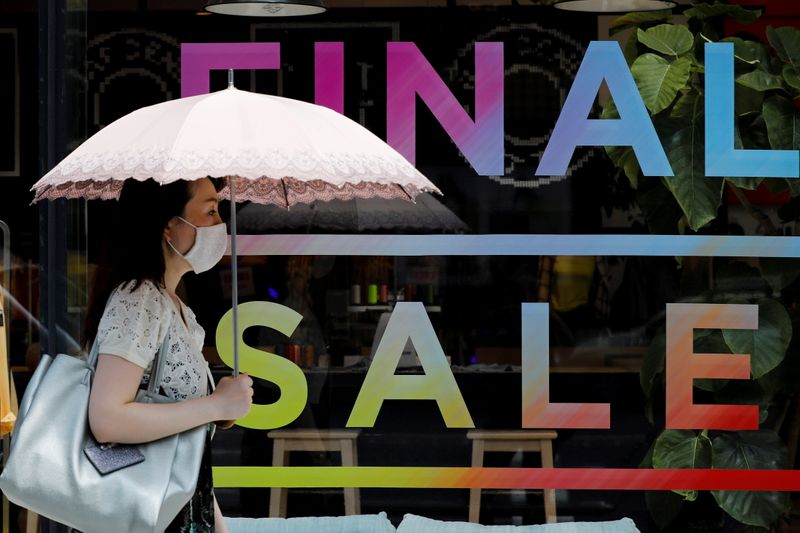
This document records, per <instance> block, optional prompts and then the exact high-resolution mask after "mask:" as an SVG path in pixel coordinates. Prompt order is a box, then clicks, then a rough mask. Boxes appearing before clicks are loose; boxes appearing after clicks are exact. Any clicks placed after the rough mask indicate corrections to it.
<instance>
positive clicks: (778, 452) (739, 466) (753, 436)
mask: <svg viewBox="0 0 800 533" xmlns="http://www.w3.org/2000/svg"><path fill="white" fill-rule="evenodd" d="M713 450H714V454H713V460H712V464H713V467H714V468H715V469H734V470H745V469H746V470H751V469H752V470H775V469H783V468H787V467H788V464H789V461H788V458H787V453H786V446H785V445H784V443H783V441H781V439H780V437H778V435H777V434H776V433H774V432H772V431H758V432H754V431H742V432H724V433H720V434H719V435H718V436H717V437H715V438H714V440H713ZM711 494H712V495H713V496H714V499H715V500H717V503H718V504H719V506H720V507H721V508H722V509H723V510H724V511H725V512H726V513H728V514H729V515H731V516H732V517H733V518H735V519H736V520H738V521H739V522H742V523H744V524H749V525H752V526H759V527H770V526H771V525H772V524H773V523H774V522H775V521H776V520H778V518H779V517H780V516H781V515H782V514H783V513H784V512H785V511H786V510H787V509H789V506H790V504H791V500H790V495H789V493H788V492H765V491H759V492H751V491H735V490H730V491H727V490H723V491H712V492H711Z"/></svg>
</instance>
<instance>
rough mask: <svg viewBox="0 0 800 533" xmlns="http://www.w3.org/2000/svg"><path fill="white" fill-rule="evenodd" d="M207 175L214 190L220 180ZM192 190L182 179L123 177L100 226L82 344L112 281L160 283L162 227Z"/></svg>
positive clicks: (178, 212)
mask: <svg viewBox="0 0 800 533" xmlns="http://www.w3.org/2000/svg"><path fill="white" fill-rule="evenodd" d="M211 181H212V182H214V187H215V188H216V189H217V191H219V190H220V189H221V188H222V180H220V179H213V178H212V180H211ZM192 194H193V190H192V185H191V183H190V182H188V181H185V180H178V181H175V182H173V183H169V184H166V185H161V184H159V183H157V182H155V181H154V180H152V179H148V180H145V181H137V180H133V179H130V180H127V181H126V182H125V185H124V186H123V187H122V192H121V193H120V196H119V204H118V206H117V209H116V210H115V216H114V217H113V218H114V220H113V221H112V222H110V223H111V226H110V227H107V228H106V232H107V234H108V237H107V238H106V246H105V247H104V249H103V250H102V251H101V254H100V259H99V264H98V268H97V273H96V275H95V282H94V287H93V289H92V292H91V294H90V299H89V309H88V311H87V314H86V324H85V328H84V335H83V344H84V346H88V343H91V342H92V341H93V340H94V337H95V335H96V334H97V328H98V326H99V324H100V319H101V318H102V316H103V311H104V310H105V306H106V302H107V301H108V297H109V296H110V295H111V292H112V291H113V290H114V289H115V288H116V287H118V286H120V285H122V284H124V283H133V287H132V289H131V290H136V289H137V288H138V287H139V286H140V285H141V284H142V282H144V281H152V282H153V283H155V284H156V285H158V286H161V285H163V282H164V272H165V271H166V264H165V263H164V253H163V250H162V248H161V243H162V238H163V235H164V229H165V228H166V227H167V224H168V223H169V221H170V220H172V219H173V218H174V217H176V216H181V215H183V214H184V209H185V208H186V204H187V203H188V202H189V200H191V198H192Z"/></svg>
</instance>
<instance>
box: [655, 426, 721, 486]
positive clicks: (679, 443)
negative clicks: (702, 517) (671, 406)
mask: <svg viewBox="0 0 800 533" xmlns="http://www.w3.org/2000/svg"><path fill="white" fill-rule="evenodd" d="M711 460H712V452H711V441H710V440H709V439H708V437H707V436H706V435H705V434H704V433H699V434H698V433H695V432H694V431H691V430H673V429H667V430H665V431H664V432H663V433H661V435H659V436H658V439H656V445H655V448H653V468H711ZM674 492H675V493H677V494H680V495H681V496H683V497H684V498H685V499H687V500H692V501H693V500H695V499H696V498H697V491H696V490H676V491H674Z"/></svg>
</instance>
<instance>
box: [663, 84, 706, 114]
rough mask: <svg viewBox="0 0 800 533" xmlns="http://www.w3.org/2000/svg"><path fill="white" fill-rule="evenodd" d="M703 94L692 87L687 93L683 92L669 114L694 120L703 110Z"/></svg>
mask: <svg viewBox="0 0 800 533" xmlns="http://www.w3.org/2000/svg"><path fill="white" fill-rule="evenodd" d="M702 103H703V95H701V94H700V93H699V92H697V91H696V90H694V89H692V90H690V91H689V92H687V93H684V94H682V95H681V96H680V97H679V98H678V101H677V102H675V105H674V106H673V107H672V111H670V113H669V116H671V117H675V118H683V119H686V120H694V119H696V118H697V115H698V114H699V113H701V112H702V111H703V105H702Z"/></svg>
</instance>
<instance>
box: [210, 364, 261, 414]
mask: <svg viewBox="0 0 800 533" xmlns="http://www.w3.org/2000/svg"><path fill="white" fill-rule="evenodd" d="M211 398H212V400H214V403H215V405H216V408H217V420H237V419H239V418H242V417H244V416H245V415H246V414H247V413H249V412H250V406H251V405H253V379H252V378H251V377H250V376H248V375H247V374H239V376H238V377H235V378H234V377H232V376H225V377H224V378H222V379H221V380H220V382H219V384H218V385H217V388H216V390H214V393H213V394H212V395H211Z"/></svg>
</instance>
